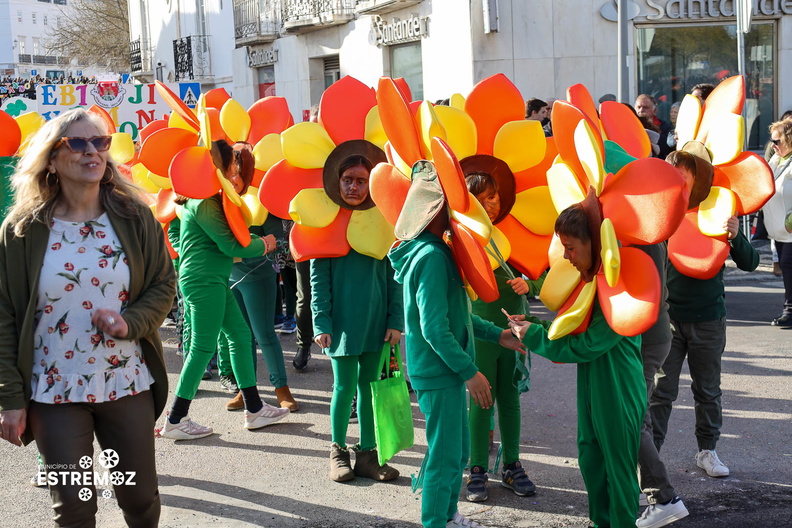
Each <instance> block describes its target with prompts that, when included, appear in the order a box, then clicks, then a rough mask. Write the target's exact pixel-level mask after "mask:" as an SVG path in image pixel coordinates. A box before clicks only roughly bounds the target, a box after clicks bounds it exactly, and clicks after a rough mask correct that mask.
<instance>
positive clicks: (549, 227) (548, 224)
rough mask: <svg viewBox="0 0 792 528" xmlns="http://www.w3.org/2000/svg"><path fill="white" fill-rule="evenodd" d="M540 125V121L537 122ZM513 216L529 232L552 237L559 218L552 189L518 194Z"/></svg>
mask: <svg viewBox="0 0 792 528" xmlns="http://www.w3.org/2000/svg"><path fill="white" fill-rule="evenodd" d="M536 122H537V123H538V121H536ZM511 214H512V216H513V217H514V218H516V219H517V220H518V221H519V222H520V223H521V224H522V225H524V226H525V227H526V228H527V229H528V230H530V231H531V232H533V233H536V234H537V235H552V234H553V229H554V228H555V220H556V218H558V213H557V212H556V209H555V206H554V205H553V199H552V197H551V196H550V188H549V187H547V186H546V185H543V186H540V187H532V188H530V189H528V190H525V191H523V192H521V193H518V194H517V196H516V197H515V200H514V207H512V210H511Z"/></svg>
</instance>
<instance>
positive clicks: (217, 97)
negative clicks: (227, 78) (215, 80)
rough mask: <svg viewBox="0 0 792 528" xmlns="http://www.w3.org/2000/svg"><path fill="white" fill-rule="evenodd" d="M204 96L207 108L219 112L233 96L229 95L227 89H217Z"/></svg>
mask: <svg viewBox="0 0 792 528" xmlns="http://www.w3.org/2000/svg"><path fill="white" fill-rule="evenodd" d="M203 96H204V102H205V104H206V108H214V109H215V110H217V111H218V112H219V111H220V109H221V108H223V105H224V104H225V102H226V101H228V100H229V99H231V96H230V95H228V92H226V90H225V88H215V89H214V90H209V91H208V92H206V93H205V94H203Z"/></svg>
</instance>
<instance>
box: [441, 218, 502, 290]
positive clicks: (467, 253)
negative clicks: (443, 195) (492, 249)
mask: <svg viewBox="0 0 792 528" xmlns="http://www.w3.org/2000/svg"><path fill="white" fill-rule="evenodd" d="M451 233H452V239H451V240H452V243H451V251H452V252H453V254H454V260H455V261H456V262H457V264H458V265H459V267H460V269H461V270H462V275H463V278H464V279H465V280H466V281H467V282H468V284H470V287H471V288H473V291H474V292H476V295H478V296H479V298H480V299H481V300H482V301H484V302H493V301H496V300H497V299H498V296H499V295H500V294H499V293H498V285H497V284H496V283H495V275H494V274H493V273H492V268H491V267H490V264H489V259H488V258H487V254H486V252H485V251H484V248H482V247H481V244H479V243H478V241H477V240H476V238H475V237H474V236H473V234H472V233H471V232H470V231H468V229H467V228H466V227H465V226H463V225H462V224H460V223H459V222H457V221H456V220H453V219H452V220H451Z"/></svg>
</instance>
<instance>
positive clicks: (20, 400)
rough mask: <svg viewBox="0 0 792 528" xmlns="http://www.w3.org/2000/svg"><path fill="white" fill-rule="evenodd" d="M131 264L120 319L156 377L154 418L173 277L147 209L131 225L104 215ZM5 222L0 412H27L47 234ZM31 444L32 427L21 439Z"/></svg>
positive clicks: (163, 389) (164, 392)
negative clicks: (163, 330)
mask: <svg viewBox="0 0 792 528" xmlns="http://www.w3.org/2000/svg"><path fill="white" fill-rule="evenodd" d="M108 216H109V218H110V223H111V224H112V225H113V229H114V230H115V232H116V234H117V235H118V239H119V241H120V242H121V246H122V247H123V248H124V254H125V256H126V258H127V260H128V262H129V282H130V284H129V295H130V297H129V306H128V307H127V309H126V310H125V311H124V313H123V316H124V320H125V321H126V323H127V325H128V326H129V334H128V336H127V339H137V340H139V341H140V346H141V348H142V350H143V356H144V357H145V359H146V364H147V365H148V368H149V370H150V372H151V375H152V377H153V378H154V385H152V386H151V391H152V395H153V397H154V406H155V419H156V417H158V416H159V415H160V413H161V412H162V409H163V408H164V407H165V400H166V399H167V396H168V376H167V372H166V370H165V361H164V358H163V355H162V342H161V341H160V336H159V327H160V325H161V324H162V321H163V320H164V319H165V316H166V315H167V313H168V311H169V310H170V308H171V305H172V304H173V297H174V295H175V293H176V291H175V285H176V278H175V274H174V271H173V265H172V264H171V260H170V257H169V255H168V251H167V249H166V248H165V237H164V234H163V231H162V227H161V226H160V225H159V223H158V222H157V221H156V220H155V219H154V216H153V215H152V214H151V211H150V210H149V209H148V208H144V207H141V210H140V211H139V213H138V214H137V216H136V218H135V219H134V220H126V219H123V218H120V217H118V216H115V215H113V214H112V213H110V212H108ZM13 228H14V226H12V225H10V224H9V222H8V221H6V222H4V223H3V225H2V227H1V228H0V410H1V411H9V410H14V409H25V408H27V406H28V404H29V402H30V392H31V385H30V379H31V373H32V370H33V339H34V336H33V334H34V332H35V326H34V322H33V320H34V314H35V312H36V303H37V300H38V299H37V297H38V283H39V272H40V270H41V266H42V263H43V262H44V254H45V252H46V251H47V242H48V240H49V229H48V228H47V226H46V225H44V224H42V223H39V222H36V223H34V224H33V225H31V227H30V229H29V230H28V232H27V233H26V234H25V235H24V236H22V237H16V236H15V235H14V229H13ZM32 439H33V437H32V435H31V434H30V428H28V429H27V432H26V433H25V438H24V439H23V440H24V441H25V443H27V442H30V441H31V440H32Z"/></svg>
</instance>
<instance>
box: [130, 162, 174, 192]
mask: <svg viewBox="0 0 792 528" xmlns="http://www.w3.org/2000/svg"><path fill="white" fill-rule="evenodd" d="M131 172H132V181H134V182H135V183H136V184H137V185H138V186H140V187H142V188H143V189H145V190H146V191H148V192H150V193H155V192H157V191H159V190H160V189H161V187H159V186H158V185H155V184H154V182H153V181H151V179H149V177H148V175H149V170H148V169H147V168H146V166H145V165H143V164H142V163H135V164H134V165H132V169H131ZM165 179H166V180H167V178H165ZM168 183H170V180H169V181H168Z"/></svg>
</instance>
